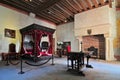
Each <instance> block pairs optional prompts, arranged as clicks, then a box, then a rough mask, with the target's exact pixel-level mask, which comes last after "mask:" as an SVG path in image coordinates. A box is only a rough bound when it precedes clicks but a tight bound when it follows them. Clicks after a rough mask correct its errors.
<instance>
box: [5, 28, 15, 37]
mask: <svg viewBox="0 0 120 80" xmlns="http://www.w3.org/2000/svg"><path fill="white" fill-rule="evenodd" d="M4 33H5V37H9V38H15V34H16V32H15V30H12V29H7V28H5V32H4Z"/></svg>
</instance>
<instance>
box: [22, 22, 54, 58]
mask: <svg viewBox="0 0 120 80" xmlns="http://www.w3.org/2000/svg"><path fill="white" fill-rule="evenodd" d="M54 32H55V29H51V28H48V27H45V26H41V25H38V24H31V25H29V26H26V27H25V28H22V29H20V33H21V35H22V44H21V52H22V53H23V52H24V47H23V44H24V38H25V35H31V36H32V37H33V45H34V46H33V51H32V55H36V56H38V54H39V52H40V51H41V50H40V48H39V43H40V42H41V38H42V36H43V35H47V36H48V39H49V44H50V45H49V49H48V53H49V54H52V53H53V52H52V46H53V44H52V42H53V41H52V40H53V33H54Z"/></svg>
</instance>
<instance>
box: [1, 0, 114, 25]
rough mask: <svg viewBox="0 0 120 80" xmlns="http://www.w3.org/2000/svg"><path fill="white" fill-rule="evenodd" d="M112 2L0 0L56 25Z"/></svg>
mask: <svg viewBox="0 0 120 80" xmlns="http://www.w3.org/2000/svg"><path fill="white" fill-rule="evenodd" d="M112 1H113V0H0V3H1V5H2V4H3V5H7V6H10V7H13V8H16V9H18V10H21V11H25V12H26V13H28V14H29V13H34V14H35V15H36V16H35V17H37V18H40V19H44V20H47V21H49V22H52V23H54V24H56V25H60V24H63V23H66V22H72V21H74V15H75V14H77V13H81V12H84V11H88V10H91V9H94V8H98V7H101V6H104V5H109V6H110V7H111V6H112V4H111V3H112Z"/></svg>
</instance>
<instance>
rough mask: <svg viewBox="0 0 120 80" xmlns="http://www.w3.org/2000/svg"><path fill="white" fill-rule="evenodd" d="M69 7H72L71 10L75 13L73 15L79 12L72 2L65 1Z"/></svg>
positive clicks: (69, 0)
mask: <svg viewBox="0 0 120 80" xmlns="http://www.w3.org/2000/svg"><path fill="white" fill-rule="evenodd" d="M65 1H66V2H67V3H68V4H69V5H70V6H71V7H72V10H73V11H74V12H75V13H78V12H79V9H78V8H76V6H75V5H73V4H72V3H73V0H65Z"/></svg>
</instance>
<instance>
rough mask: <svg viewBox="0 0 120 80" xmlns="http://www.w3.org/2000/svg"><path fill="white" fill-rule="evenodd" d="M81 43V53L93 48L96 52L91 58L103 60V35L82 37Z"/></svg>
mask: <svg viewBox="0 0 120 80" xmlns="http://www.w3.org/2000/svg"><path fill="white" fill-rule="evenodd" d="M82 43H83V44H82V51H84V52H86V51H88V49H89V48H91V47H94V48H95V49H97V51H96V52H95V54H93V56H95V57H96V58H99V59H103V60H105V38H104V35H103V34H100V35H89V36H83V37H82Z"/></svg>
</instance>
